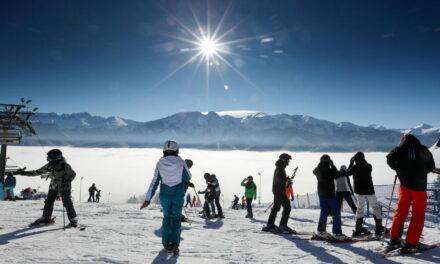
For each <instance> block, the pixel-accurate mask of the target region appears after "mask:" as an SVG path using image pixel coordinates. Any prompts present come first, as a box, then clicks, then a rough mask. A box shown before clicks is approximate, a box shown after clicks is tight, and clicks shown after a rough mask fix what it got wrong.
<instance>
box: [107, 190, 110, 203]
mask: <svg viewBox="0 0 440 264" xmlns="http://www.w3.org/2000/svg"><path fill="white" fill-rule="evenodd" d="M109 202H110V192H109V193H108V199H107V203H109Z"/></svg>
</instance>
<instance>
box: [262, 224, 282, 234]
mask: <svg viewBox="0 0 440 264" xmlns="http://www.w3.org/2000/svg"><path fill="white" fill-rule="evenodd" d="M262 231H264V232H270V233H274V234H278V233H280V229H279V228H278V226H276V225H274V224H267V225H266V226H263V229H262Z"/></svg>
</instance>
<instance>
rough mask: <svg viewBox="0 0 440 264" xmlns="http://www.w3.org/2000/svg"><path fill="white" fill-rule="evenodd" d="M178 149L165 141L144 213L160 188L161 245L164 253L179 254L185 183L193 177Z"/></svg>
mask: <svg viewBox="0 0 440 264" xmlns="http://www.w3.org/2000/svg"><path fill="white" fill-rule="evenodd" d="M178 155H179V145H178V144H177V143H176V142H175V141H172V140H167V141H165V144H164V147H163V157H162V158H161V159H160V160H159V161H158V162H157V164H156V168H155V170H154V176H153V180H152V181H151V184H150V187H149V188H148V191H147V196H146V197H145V201H144V203H143V204H142V206H141V209H143V208H146V207H148V205H150V202H151V199H152V198H153V196H154V194H155V192H156V190H157V187H159V185H160V193H159V199H160V204H161V205H162V211H163V220H162V244H163V247H164V249H165V250H167V251H170V252H173V253H174V254H178V253H179V245H180V233H181V225H182V223H181V216H182V209H183V202H184V196H185V182H188V181H190V180H191V173H190V171H189V169H188V167H187V165H186V163H185V161H183V160H182V158H180V157H179V156H178Z"/></svg>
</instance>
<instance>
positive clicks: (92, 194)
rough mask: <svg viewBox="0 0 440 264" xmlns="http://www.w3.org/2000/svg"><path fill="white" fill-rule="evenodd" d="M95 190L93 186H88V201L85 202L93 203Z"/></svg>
mask: <svg viewBox="0 0 440 264" xmlns="http://www.w3.org/2000/svg"><path fill="white" fill-rule="evenodd" d="M97 190H98V189H96V186H95V184H92V186H90V188H89V199H88V200H87V202H95V201H96V200H95V192H96V191H97Z"/></svg>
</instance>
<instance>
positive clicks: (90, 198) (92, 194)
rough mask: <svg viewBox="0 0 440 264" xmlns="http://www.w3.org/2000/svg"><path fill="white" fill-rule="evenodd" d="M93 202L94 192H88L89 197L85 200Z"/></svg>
mask: <svg viewBox="0 0 440 264" xmlns="http://www.w3.org/2000/svg"><path fill="white" fill-rule="evenodd" d="M92 201H93V202H95V194H94V193H89V199H88V200H87V202H92Z"/></svg>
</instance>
